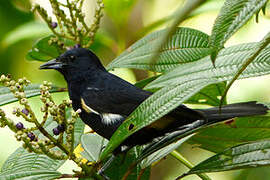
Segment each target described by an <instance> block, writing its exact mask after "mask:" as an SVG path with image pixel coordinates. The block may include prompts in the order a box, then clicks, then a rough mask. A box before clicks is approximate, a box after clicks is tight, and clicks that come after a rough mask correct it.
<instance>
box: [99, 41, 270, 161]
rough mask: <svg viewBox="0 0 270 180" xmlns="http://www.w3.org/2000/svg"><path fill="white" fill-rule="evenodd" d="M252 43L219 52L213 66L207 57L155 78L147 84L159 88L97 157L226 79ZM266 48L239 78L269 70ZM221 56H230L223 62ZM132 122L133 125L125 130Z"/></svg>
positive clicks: (120, 128) (236, 67)
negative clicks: (212, 85) (201, 91)
mask: <svg viewBox="0 0 270 180" xmlns="http://www.w3.org/2000/svg"><path fill="white" fill-rule="evenodd" d="M254 45H256V43H255V44H244V45H240V46H234V47H232V48H227V49H225V50H224V51H222V52H221V53H220V55H219V57H218V58H217V62H216V68H214V67H213V66H212V65H211V61H209V57H205V58H203V59H202V60H199V61H196V62H192V63H188V64H184V65H182V66H180V67H178V68H176V69H175V70H173V71H171V72H168V73H167V74H165V75H163V76H161V77H159V78H158V79H156V80H154V81H153V82H152V83H150V84H149V85H148V86H147V87H149V86H150V88H160V87H164V88H162V89H161V90H159V91H157V92H156V93H155V94H154V95H152V96H150V97H149V98H147V99H146V100H145V101H144V102H143V103H142V104H140V106H139V107H137V108H136V109H135V111H134V112H133V113H131V115H130V116H129V117H128V118H127V119H126V120H125V121H124V122H123V123H122V124H121V126H120V127H119V128H118V130H117V131H116V132H115V133H114V134H113V136H112V138H111V140H110V142H109V143H108V146H107V147H106V149H105V150H104V151H103V153H102V156H101V158H105V157H106V156H108V155H109V154H110V153H111V152H112V151H113V150H114V149H115V148H116V147H117V146H119V145H120V144H121V143H122V142H123V140H124V139H126V138H127V137H128V136H130V135H131V134H133V133H134V132H136V131H138V130H140V129H141V128H143V127H145V126H147V125H149V124H151V123H153V122H154V121H155V120H157V119H159V118H161V117H162V116H164V115H165V114H167V113H168V112H170V111H171V110H173V109H175V108H176V107H177V106H179V105H180V104H181V103H183V102H184V101H186V100H188V99H189V98H190V97H191V96H193V95H194V94H196V93H197V92H199V91H200V90H201V89H203V88H204V87H206V86H208V85H210V84H216V83H219V82H223V81H226V80H229V79H230V78H231V77H232V76H233V75H234V73H235V71H237V70H238V67H239V66H241V63H242V61H243V60H245V56H246V55H247V54H249V52H250V51H252V48H254ZM269 56H270V53H269V47H267V48H266V49H265V50H263V51H262V52H261V53H260V55H259V56H258V57H257V58H256V59H255V60H254V61H253V62H252V63H251V65H250V66H248V68H247V69H246V71H244V72H243V74H242V75H241V78H247V77H254V76H259V75H265V74H269V73H270V57H269ZM224 59H226V60H227V59H232V60H231V61H224ZM131 124H132V126H133V127H134V128H133V129H132V130H129V126H130V125H131Z"/></svg>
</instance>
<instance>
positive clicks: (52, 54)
mask: <svg viewBox="0 0 270 180" xmlns="http://www.w3.org/2000/svg"><path fill="white" fill-rule="evenodd" d="M52 37H54V36H53V35H50V36H47V37H45V38H42V39H40V40H38V41H37V42H36V44H35V45H34V46H33V47H32V49H31V50H30V51H29V52H28V53H27V55H26V59H27V60H37V61H48V60H50V59H53V58H57V57H58V56H59V55H60V54H62V53H63V52H64V51H63V50H62V49H61V48H60V47H59V46H58V45H56V44H50V43H49V40H50V39H51V38H52Z"/></svg>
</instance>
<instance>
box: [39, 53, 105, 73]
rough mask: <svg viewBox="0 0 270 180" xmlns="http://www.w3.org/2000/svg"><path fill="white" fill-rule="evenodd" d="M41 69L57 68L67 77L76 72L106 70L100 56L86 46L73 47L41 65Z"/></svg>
mask: <svg viewBox="0 0 270 180" xmlns="http://www.w3.org/2000/svg"><path fill="white" fill-rule="evenodd" d="M40 69H55V70H57V71H59V72H61V73H62V74H63V75H64V76H65V77H67V76H71V75H72V74H73V75H74V73H83V72H86V71H97V70H105V68H104V67H103V66H102V64H101V62H100V60H99V59H98V57H97V56H96V55H95V54H94V53H93V52H91V51H90V50H89V49H85V48H73V49H71V50H68V51H66V52H65V53H63V54H61V55H60V56H59V57H58V58H56V59H53V60H50V61H48V62H46V63H45V64H42V65H41V66H40Z"/></svg>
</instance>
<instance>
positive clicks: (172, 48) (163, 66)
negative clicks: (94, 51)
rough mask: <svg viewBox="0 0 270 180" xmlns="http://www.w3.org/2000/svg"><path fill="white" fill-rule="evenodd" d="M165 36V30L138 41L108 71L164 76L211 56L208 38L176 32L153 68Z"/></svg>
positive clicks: (186, 30) (190, 31) (195, 32)
mask: <svg viewBox="0 0 270 180" xmlns="http://www.w3.org/2000/svg"><path fill="white" fill-rule="evenodd" d="M165 33H166V29H165V30H161V31H157V32H154V33H151V34H149V35H148V36H146V37H144V38H142V39H141V40H139V41H137V42H136V43H135V44H133V45H132V46H130V47H129V48H128V49H127V50H126V51H124V52H123V53H122V54H121V55H120V56H118V57H117V58H116V59H115V60H114V61H113V62H111V63H110V64H109V65H108V67H107V68H108V69H113V68H119V67H126V68H137V69H146V70H149V69H151V70H154V71H157V72H163V71H168V70H171V69H172V68H175V67H177V66H179V65H182V64H185V63H188V62H192V61H196V60H199V59H201V58H203V57H205V56H207V55H209V54H210V53H211V49H210V48H209V43H208V39H209V36H208V35H207V34H205V33H203V32H200V31H198V30H195V29H190V28H177V30H176V32H175V33H174V34H173V35H172V36H171V38H169V40H168V41H167V43H166V44H164V45H163V46H162V48H161V52H160V54H159V56H158V59H157V60H156V61H155V64H153V63H152V62H151V57H152V56H153V54H154V52H155V51H156V48H157V47H158V46H159V44H160V37H162V36H163V35H164V34H165Z"/></svg>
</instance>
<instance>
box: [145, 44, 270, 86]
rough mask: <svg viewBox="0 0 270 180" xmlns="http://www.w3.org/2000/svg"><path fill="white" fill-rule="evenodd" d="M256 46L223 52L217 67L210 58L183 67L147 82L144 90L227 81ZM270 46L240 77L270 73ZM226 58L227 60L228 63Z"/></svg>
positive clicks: (245, 45)
mask: <svg viewBox="0 0 270 180" xmlns="http://www.w3.org/2000/svg"><path fill="white" fill-rule="evenodd" d="M257 45H258V43H248V44H240V45H236V46H232V47H229V48H225V49H223V50H222V51H221V52H220V53H219V55H218V56H217V59H216V67H215V68H214V67H213V66H212V64H211V61H210V58H209V57H205V58H203V59H201V60H199V61H196V62H191V63H188V64H183V65H182V66H179V67H177V68H175V69H174V70H172V71H170V72H168V73H166V74H164V75H163V76H161V77H159V78H157V79H156V80H154V81H152V82H151V83H149V84H148V85H147V86H146V87H145V89H155V88H162V87H167V86H173V85H177V84H179V83H188V82H189V81H197V80H206V79H209V80H210V79H212V80H214V81H215V82H216V83H218V82H223V81H227V80H230V79H231V78H232V77H233V76H234V75H235V73H236V72H237V71H238V69H239V68H240V67H241V65H242V64H243V63H244V62H245V60H246V58H247V57H249V55H250V54H251V53H252V52H253V50H254V49H255V48H256V47H257ZM269 52H270V46H267V47H266V48H265V49H264V50H263V51H262V52H261V53H260V54H259V55H258V56H257V57H256V59H255V60H254V61H253V62H252V63H251V64H250V65H249V66H248V67H247V69H246V70H245V71H244V72H243V73H242V74H241V76H240V78H248V77H254V76H261V75H266V74H269V73H270V53H269ZM228 59H229V60H228Z"/></svg>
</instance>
